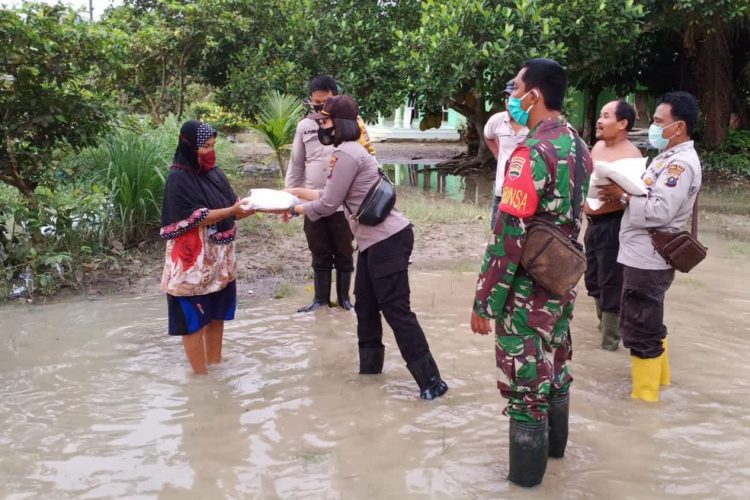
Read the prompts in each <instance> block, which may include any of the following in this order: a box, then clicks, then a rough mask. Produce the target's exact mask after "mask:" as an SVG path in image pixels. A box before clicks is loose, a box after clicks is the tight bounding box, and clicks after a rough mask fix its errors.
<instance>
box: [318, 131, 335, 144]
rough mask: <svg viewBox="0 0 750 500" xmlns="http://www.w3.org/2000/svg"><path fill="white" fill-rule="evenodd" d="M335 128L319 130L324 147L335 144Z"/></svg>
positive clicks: (319, 137) (319, 136) (319, 138)
mask: <svg viewBox="0 0 750 500" xmlns="http://www.w3.org/2000/svg"><path fill="white" fill-rule="evenodd" d="M333 135H334V134H333V127H328V128H323V127H320V128H319V129H318V140H319V141H320V143H321V144H322V145H323V146H330V145H331V144H333Z"/></svg>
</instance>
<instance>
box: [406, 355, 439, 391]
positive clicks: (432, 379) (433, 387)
mask: <svg viewBox="0 0 750 500" xmlns="http://www.w3.org/2000/svg"><path fill="white" fill-rule="evenodd" d="M406 367H407V368H408V369H409V371H410V372H411V374H412V376H413V377H414V380H416V381H417V385H418V386H419V397H420V398H422V399H427V400H432V399H435V398H439V397H440V396H442V395H443V394H445V393H446V392H448V384H446V383H445V382H444V381H443V379H441V378H440V371H439V370H438V367H437V363H435V360H434V359H433V357H432V353H429V352H428V353H427V355H425V356H424V357H423V358H420V359H418V360H416V361H412V362H411V363H407V365H406Z"/></svg>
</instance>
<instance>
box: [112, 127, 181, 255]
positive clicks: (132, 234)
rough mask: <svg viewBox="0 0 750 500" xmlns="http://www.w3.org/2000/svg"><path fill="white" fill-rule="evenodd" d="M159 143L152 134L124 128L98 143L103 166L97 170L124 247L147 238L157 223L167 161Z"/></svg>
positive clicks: (167, 166) (168, 162) (169, 160)
mask: <svg viewBox="0 0 750 500" xmlns="http://www.w3.org/2000/svg"><path fill="white" fill-rule="evenodd" d="M160 146H161V144H160V143H159V141H158V140H155V139H154V138H153V137H150V136H142V135H141V134H137V133H135V132H132V131H127V130H126V131H117V132H115V133H113V134H111V135H110V136H108V137H106V138H105V139H104V140H103V141H102V144H101V145H100V148H101V149H102V150H103V153H104V154H103V158H104V159H105V161H106V167H105V164H101V165H99V168H100V171H99V174H100V175H101V177H102V182H103V183H104V184H105V185H107V186H109V188H110V193H109V194H110V200H111V207H112V211H113V213H112V214H111V217H112V219H113V223H114V226H115V227H116V228H117V237H118V239H119V240H120V241H121V242H122V243H123V244H124V245H125V246H126V247H127V246H130V245H132V244H134V243H137V242H140V241H143V240H144V239H146V238H148V236H149V233H153V231H154V230H155V229H156V228H158V227H159V220H160V215H161V201H162V198H163V196H164V181H165V179H166V172H167V170H168V168H169V164H170V163H171V157H168V156H167V157H165V156H164V155H163V153H164V152H163V150H162V148H161V147H160Z"/></svg>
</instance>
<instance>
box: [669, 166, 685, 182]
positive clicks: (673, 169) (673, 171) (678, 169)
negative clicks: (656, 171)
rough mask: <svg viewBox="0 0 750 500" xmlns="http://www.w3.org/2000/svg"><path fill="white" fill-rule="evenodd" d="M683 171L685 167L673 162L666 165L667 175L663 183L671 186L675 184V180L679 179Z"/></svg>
mask: <svg viewBox="0 0 750 500" xmlns="http://www.w3.org/2000/svg"><path fill="white" fill-rule="evenodd" d="M684 171H685V167H683V166H681V165H678V164H676V163H673V164H672V165H670V166H668V167H667V175H666V178H667V181H666V183H665V184H666V185H667V186H668V187H671V188H673V187H675V186H677V181H679V180H680V176H681V175H682V173H683V172H684Z"/></svg>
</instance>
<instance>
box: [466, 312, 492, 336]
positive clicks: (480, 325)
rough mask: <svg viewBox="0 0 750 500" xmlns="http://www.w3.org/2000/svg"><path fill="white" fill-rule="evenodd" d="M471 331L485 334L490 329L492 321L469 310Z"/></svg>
mask: <svg viewBox="0 0 750 500" xmlns="http://www.w3.org/2000/svg"><path fill="white" fill-rule="evenodd" d="M471 331H472V332H474V333H476V334H479V335H487V334H488V333H490V332H491V331H492V323H491V322H490V319H489V318H483V317H481V316H479V315H478V314H477V313H475V312H474V311H471Z"/></svg>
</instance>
